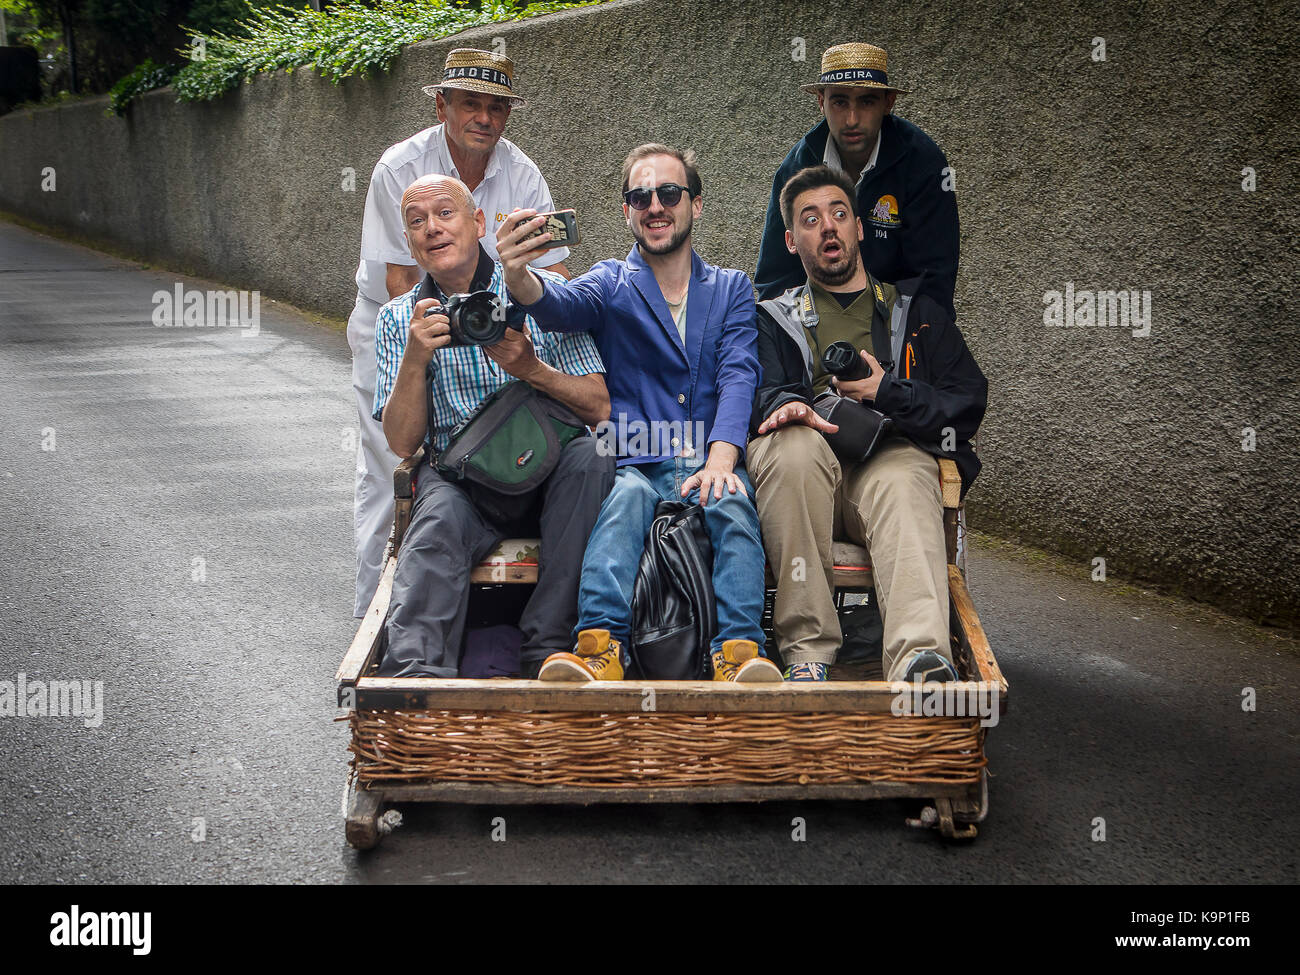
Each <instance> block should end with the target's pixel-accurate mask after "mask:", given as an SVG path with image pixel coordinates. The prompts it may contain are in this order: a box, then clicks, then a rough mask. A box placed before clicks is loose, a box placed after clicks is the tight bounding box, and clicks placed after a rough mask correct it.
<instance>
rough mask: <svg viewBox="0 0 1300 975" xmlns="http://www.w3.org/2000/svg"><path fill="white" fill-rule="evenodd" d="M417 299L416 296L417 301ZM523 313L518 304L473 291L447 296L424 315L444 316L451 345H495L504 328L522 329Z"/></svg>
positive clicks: (499, 339) (500, 338) (518, 330)
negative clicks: (438, 306) (440, 304)
mask: <svg viewBox="0 0 1300 975" xmlns="http://www.w3.org/2000/svg"><path fill="white" fill-rule="evenodd" d="M419 297H420V296H419V295H417V296H416V298H417V300H418V298H419ZM526 314H527V313H526V312H525V311H524V310H523V309H522V308H520V307H519V306H518V305H516V304H513V303H505V302H502V301H501V300H499V299H498V298H497V296H496V295H495V294H493V293H492V292H491V291H473V292H471V293H470V294H467V295H451V296H450V297H448V298H447V299H446V300H445V301H444V302H443V303H442V307H441V308H437V307H434V308H430V309H429V313H428V315H426V316H425V317H426V318H427V317H429V315H446V316H447V321H448V322H449V323H450V325H451V344H452V345H496V344H497V343H498V342H500V341H501V340H502V339H503V338H505V336H506V329H508V328H513V329H514V330H515V331H516V332H522V331H523V330H524V317H525V315H526Z"/></svg>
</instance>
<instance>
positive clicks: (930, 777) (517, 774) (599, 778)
mask: <svg viewBox="0 0 1300 975" xmlns="http://www.w3.org/2000/svg"><path fill="white" fill-rule="evenodd" d="M350 722H351V728H352V744H351V746H350V750H351V752H352V753H353V767H354V768H355V770H356V774H357V777H358V779H359V781H360V782H361V783H363V784H372V783H373V784H378V783H421V782H481V783H488V782H493V783H510V784H522V785H537V786H555V785H566V786H587V787H608V788H616V787H617V788H628V787H631V788H636V787H650V786H691V785H726V784H740V783H769V784H776V783H786V784H799V785H807V784H814V783H815V784H822V783H828V784H829V783H846V782H947V783H963V782H967V783H975V782H978V781H979V777H980V772H981V770H982V769H983V768H984V767H985V765H986V764H987V763H986V759H985V757H984V747H983V746H984V735H983V729H982V728H981V727H980V724H979V720H978V719H977V718H971V719H954V718H951V717H946V718H926V717H901V718H900V717H895V716H893V715H882V714H830V713H815V714H779V713H763V714H743V713H741V714H680V713H665V712H659V713H653V714H645V713H614V714H609V713H592V712H558V711H557V712H542V711H532V712H527V711H500V712H483V713H480V712H470V711H421V712H405V711H356V712H354V713H353V714H352V716H351V719H350Z"/></svg>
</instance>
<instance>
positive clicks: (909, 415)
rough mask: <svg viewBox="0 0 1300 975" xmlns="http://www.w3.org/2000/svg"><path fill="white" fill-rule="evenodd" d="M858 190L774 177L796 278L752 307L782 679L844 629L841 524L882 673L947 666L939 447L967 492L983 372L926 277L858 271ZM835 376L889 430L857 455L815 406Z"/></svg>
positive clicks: (932, 671) (941, 676)
mask: <svg viewBox="0 0 1300 975" xmlns="http://www.w3.org/2000/svg"><path fill="white" fill-rule="evenodd" d="M853 200H854V193H853V184H852V182H850V180H849V178H848V177H847V176H845V174H844V173H843V172H841V171H838V170H833V169H831V168H830V167H828V166H813V167H809V168H808V169H804V170H801V171H800V172H799V173H797V174H796V175H795V176H794V178H793V179H791V180H790V182H789V183H787V184H786V186H785V187H783V190H782V194H781V208H782V215H783V219H784V221H785V223H786V225H787V226H788V227H789V228H790V229H789V230H788V231H787V232H786V246H787V247H788V248H789V249H790V250H791V251H792V252H794V253H795V255H796V258H797V259H798V260H799V262H800V266H801V267H802V268H803V269H804V274H805V279H804V282H803V283H802V284H801V285H800V286H799V287H797V288H792V289H790V290H789V291H787V292H785V293H784V294H782V295H781V296H780V297H778V298H773V299H769V300H767V301H763V302H761V303H760V305H759V309H758V330H759V337H758V355H759V364H760V368H761V369H762V377H763V378H762V382H761V383H760V385H759V388H758V392H757V394H756V396H755V398H754V414H753V418H752V425H751V430H752V432H753V434H754V439H752V440H751V441H750V442H749V463H750V468H751V470H752V472H753V477H754V484H755V486H756V488H757V490H758V495H757V500H758V514H759V520H760V522H761V523H762V527H763V540H764V542H765V544H766V546H767V555H768V561H769V563H770V564H771V565H772V568H773V573H774V574H777V592H776V601H775V605H774V608H773V614H772V621H773V628H774V630H775V632H776V638H777V643H778V645H779V647H780V651H781V655H782V657H783V658H784V659H785V662H786V663H787V664H788V665H789V667H788V668H787V670H786V674H785V678H786V680H796V681H798V680H825V679H826V676H827V668H828V666H829V665H830V664H832V663H834V661H835V657H836V654H837V653H838V652H839V649H840V643H841V634H840V626H839V619H838V617H837V614H836V610H835V602H834V587H833V571H832V562H831V541H832V538H833V537H835V535H834V533H835V532H840V533H842V535H843V536H847V538H848V539H849V540H851V541H853V542H855V543H857V544H859V545H863V546H865V547H866V548H867V549H868V550H869V551H870V554H871V562H872V571H873V580H874V583H875V587H876V595H877V597H878V598H879V600H880V610H881V619H882V620H883V623H884V647H883V655H882V656H883V659H882V668H883V673H884V675H885V679H886V680H905V681H911V680H914V679H919V680H922V681H927V680H951V679H955V678H956V677H957V672H956V670H955V669H954V667H953V664H952V652H951V649H950V647H949V643H948V574H947V566H946V558H945V554H946V553H945V546H944V534H943V503H942V496H941V491H940V486H939V473H938V465H937V463H936V461H935V458H936V457H951V458H952V459H953V460H954V461H955V462H956V464H957V467H958V469H959V471H960V472H961V478H962V489H963V491H965V490H966V489H968V488H969V487H970V484H971V482H972V481H973V480H974V479H975V476H976V475H977V474H978V473H979V467H980V464H979V459H978V458H977V457H976V456H975V453H974V451H973V450H972V449H971V444H970V441H971V438H972V437H974V436H975V431H976V430H977V429H978V427H979V424H980V421H981V420H982V419H983V417H984V408H985V404H986V401H987V396H988V383H987V382H986V380H985V379H984V375H983V373H982V372H980V368H979V366H978V365H976V363H975V359H974V358H973V357H972V356H971V353H970V350H969V349H968V348H967V347H966V342H965V340H964V339H963V338H962V334H961V332H960V331H959V330H958V328H957V326H956V325H955V324H953V321H952V318H951V317H950V316H949V314H948V312H947V311H946V310H945V309H944V307H943V306H942V305H941V304H939V303H938V302H937V301H935V300H934V299H933V298H931V297H929V296H928V295H927V294H926V293H925V289H924V276H922V279H921V280H907V281H900V282H899V283H898V284H897V285H896V286H892V285H888V284H882V283H880V282H879V281H876V280H875V279H874V278H873V277H872V276H871V275H870V274H868V273H867V271H866V269H865V268H864V267H863V264H862V258H861V256H860V254H859V251H858V247H857V243H858V240H859V239H860V237H861V235H862V233H863V229H864V228H863V225H862V221H861V220H860V219H859V218H858V215H857V214H856V213H854V210H853ZM835 342H848V343H849V344H851V345H852V346H853V347H854V348H855V349H857V350H858V352H859V355H860V357H861V358H862V361H863V363H865V365H866V366H867V367H869V371H868V375H867V377H866V378H864V379H858V380H854V381H845V382H841V381H839V380H836V379H834V378H833V377H831V376H830V375H829V374H828V373H827V371H826V369H824V368H823V366H822V356H823V354H824V353H825V351H826V349H827V348H828V347H829V346H830V345H831V344H832V343H835ZM869 350H870V351H869ZM828 388H829V390H830V391H831V393H832V397H833V395H834V393H838V394H839V395H840V396H843V397H848V398H850V399H853V400H856V401H858V402H861V403H865V404H867V405H869V406H871V407H873V408H874V409H876V410H878V411H880V412H881V413H884V414H885V415H886V416H888V417H889V418H890V419H891V420H892V421H893V425H894V429H895V431H896V435H894V436H892V437H890V438H889V439H887V440H885V441H884V443H883V444H881V445H879V446H877V447H876V448H875V450H874V452H873V453H872V454H871V456H870V457H868V458H867V460H865V461H859V462H850V461H848V460H845V459H843V458H837V457H836V455H835V454H834V452H833V451H832V450H831V448H830V445H829V443H828V442H827V440H826V437H825V434H827V433H832V434H833V433H837V432H839V431H838V428H836V427H834V426H832V425H831V424H829V423H828V422H827V421H826V420H824V419H823V418H822V417H821V416H819V415H818V414H817V413H816V412H815V411H814V409H813V403H814V401H815V400H816V398H817V396H818V394H819V393H821V394H822V395H824V394H825V392H826V391H827V389H828ZM832 402H834V400H833V398H832ZM791 567H797V568H798V571H791Z"/></svg>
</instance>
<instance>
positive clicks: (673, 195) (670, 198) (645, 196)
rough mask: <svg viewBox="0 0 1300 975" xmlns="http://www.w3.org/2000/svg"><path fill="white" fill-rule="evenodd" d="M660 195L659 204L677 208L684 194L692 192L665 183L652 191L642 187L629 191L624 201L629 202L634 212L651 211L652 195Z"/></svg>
mask: <svg viewBox="0 0 1300 975" xmlns="http://www.w3.org/2000/svg"><path fill="white" fill-rule="evenodd" d="M651 193H658V194H659V202H660V203H662V204H663V205H664V206H666V207H668V208H670V209H671V208H672V207H675V206H677V203H678V201H680V200H681V198H682V194H683V193H685V194H686V195H687V196H690V195H691V191H690V190H688V189H687V188H686V187H685V186H678V185H677V184H676V183H663V184H661V185H659V186H656V187H654V189H651V188H650V187H647V186H641V187H638V188H637V189H634V190H628V191H627V192H626V193H624V194H623V199H625V200H627V205H628V206H630V207H631V208H632V209H633V210H648V209H650V194H651Z"/></svg>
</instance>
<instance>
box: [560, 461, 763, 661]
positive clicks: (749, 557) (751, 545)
mask: <svg viewBox="0 0 1300 975" xmlns="http://www.w3.org/2000/svg"><path fill="white" fill-rule="evenodd" d="M701 466H703V458H700V457H689V458H688V457H677V458H674V459H672V460H664V461H660V462H658V463H654V464H640V465H634V464H628V465H626V466H624V467H620V468H619V469H618V477H617V478H615V480H614V489H613V490H612V491H610V493H609V496H608V497H606V498H605V503H604V505H603V506H602V507H601V509H600V516H599V517H598V518H597V519H596V527H595V528H593V529H592V531H591V540H590V541H589V542H588V543H587V552H586V555H585V556H584V557H583V561H582V581H581V583H580V584H579V587H578V625H577V627H576V628H575V630H574V634H575V637H576V634H577V631H578V630H609V632H610V636H611V637H613V638H614V639H616V640H619V641H621V642H622V644H623V646H624V647H626V646H627V645H628V642H629V640H628V638H629V636H630V634H631V624H632V589H633V584H634V583H635V581H636V571H637V566H638V565H639V564H640V562H641V552H642V549H644V548H645V538H646V535H647V534H648V533H649V531H650V523H651V522H652V521H653V520H654V511H655V505H656V504H658V503H659V502H660V501H687V502H689V503H691V504H698V503H699V496H700V492H699V490H698V489H696V490H694V491H692V492H691V494H690V497H688V498H683V497H682V483H683V482H684V481H685V480H686V479H687V478H688V477H690V476H691V475H692V474H694V473H695V472H696V471H698V470H699V469H700V467H701ZM735 473H736V475H737V476H738V477H739V478H740V480H741V482H742V483H743V484H744V485H745V490H746V491H748V492H749V496H748V497H746V496H745V495H743V494H741V493H740V492H736V493H735V494H731V493H729V492H728V491H727V489H726V488H725V487H724V488H723V492H722V498H721V499H715V498H712V497H710V498H709V502H708V504H707V505H705V507H704V523H705V525H706V526H707V528H708V531H709V541H710V542H711V543H712V545H713V594H714V597H715V599H716V600H717V606H718V632H717V634H716V635H715V636H714V637H713V643H712V646H711V647H710V651H711V652H712V651H717V650H721V649H722V643H723V641H724V640H753V641H754V642H755V643H757V644H758V646H759V652H760V653H761V652H762V648H763V641H764V637H763V626H762V619H763V595H764V579H763V565H764V557H763V542H762V537H761V535H760V534H759V529H758V511H757V509H756V508H755V507H754V500H753V499H754V488H753V486H752V485H751V484H750V483H749V475H748V474H746V472H745V469H744V467H742V466H737V467H736V471H735ZM623 662H624V664H625V665H626V664H627V663H628V657H627V654H626V652H625V653H624V661H623Z"/></svg>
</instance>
